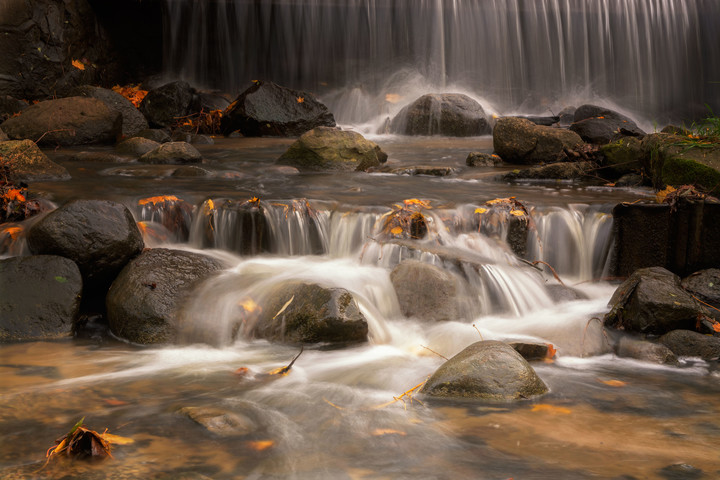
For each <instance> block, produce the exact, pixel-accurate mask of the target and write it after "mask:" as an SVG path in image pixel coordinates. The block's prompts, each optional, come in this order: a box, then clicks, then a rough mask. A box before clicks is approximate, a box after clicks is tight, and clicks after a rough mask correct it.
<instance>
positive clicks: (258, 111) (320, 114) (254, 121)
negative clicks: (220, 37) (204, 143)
mask: <svg viewBox="0 0 720 480" xmlns="http://www.w3.org/2000/svg"><path fill="white" fill-rule="evenodd" d="M321 126H325V127H334V126H335V118H334V117H333V115H332V113H330V112H329V111H328V109H327V107H326V106H325V105H323V104H322V103H320V102H319V101H318V100H316V99H315V97H314V96H313V95H311V94H309V93H305V92H301V91H298V90H292V89H289V88H286V87H282V86H280V85H277V84H275V83H272V82H255V84H254V85H253V86H251V87H250V88H248V89H247V90H245V91H244V92H243V93H241V94H240V96H238V98H236V99H235V101H234V102H232V103H231V104H230V106H229V107H228V108H227V109H225V111H224V112H223V116H222V120H221V124H220V129H221V131H222V133H223V135H225V136H228V135H230V134H231V133H233V132H235V131H237V130H240V132H241V133H242V134H243V135H245V136H246V137H260V136H273V137H295V136H299V135H302V134H303V133H305V132H307V131H308V130H312V129H313V128H315V127H321Z"/></svg>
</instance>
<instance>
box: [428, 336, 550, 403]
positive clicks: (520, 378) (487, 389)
mask: <svg viewBox="0 0 720 480" xmlns="http://www.w3.org/2000/svg"><path fill="white" fill-rule="evenodd" d="M547 391H548V389H547V387H546V386H545V384H544V383H543V381H542V380H540V378H539V377H538V376H537V374H536V373H535V370H533V368H532V367H531V366H530V364H529V363H528V362H527V361H526V360H525V359H524V358H523V357H522V356H521V355H520V354H519V353H518V352H517V351H515V349H513V348H512V347H511V346H510V345H507V344H506V343H502V342H497V341H493V340H485V341H482V342H477V343H473V344H472V345H470V346H469V347H467V348H466V349H465V350H463V351H462V352H460V353H458V354H457V355H455V356H454V357H452V358H451V359H450V360H448V361H447V362H445V363H444V364H443V365H442V366H441V367H440V368H439V369H438V370H437V371H436V372H435V373H434V374H433V375H432V376H431V377H430V379H429V380H428V381H427V382H426V383H425V386H424V387H423V388H422V393H425V394H427V395H430V396H433V397H448V398H477V399H481V400H492V401H510V400H520V399H525V398H532V397H535V396H538V395H542V394H544V393H546V392H547Z"/></svg>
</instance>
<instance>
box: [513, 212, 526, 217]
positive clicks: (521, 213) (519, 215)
mask: <svg viewBox="0 0 720 480" xmlns="http://www.w3.org/2000/svg"><path fill="white" fill-rule="evenodd" d="M510 215H513V216H515V217H524V216H525V212H523V211H522V210H510Z"/></svg>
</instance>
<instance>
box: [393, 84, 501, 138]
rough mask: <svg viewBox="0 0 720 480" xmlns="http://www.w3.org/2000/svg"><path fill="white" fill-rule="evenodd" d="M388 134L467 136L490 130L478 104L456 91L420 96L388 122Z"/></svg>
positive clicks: (482, 133)
mask: <svg viewBox="0 0 720 480" xmlns="http://www.w3.org/2000/svg"><path fill="white" fill-rule="evenodd" d="M390 131H391V133H399V134H401V135H446V136H451V137H471V136H475V135H486V134H488V133H490V124H489V123H488V118H487V115H486V114H485V110H483V108H482V106H481V105H480V104H479V103H478V102H476V101H475V100H473V99H472V98H470V97H468V96H467V95H463V94H460V93H442V94H438V93H434V94H428V95H423V96H422V97H420V98H418V99H417V100H415V101H414V102H413V103H411V104H410V105H408V106H406V107H405V108H403V109H402V110H400V112H399V113H398V114H397V115H396V116H395V118H393V119H392V121H391V122H390Z"/></svg>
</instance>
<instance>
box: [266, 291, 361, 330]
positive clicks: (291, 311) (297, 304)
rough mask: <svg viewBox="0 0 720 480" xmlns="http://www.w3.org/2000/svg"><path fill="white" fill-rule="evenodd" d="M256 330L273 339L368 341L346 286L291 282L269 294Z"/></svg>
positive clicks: (358, 311)
mask: <svg viewBox="0 0 720 480" xmlns="http://www.w3.org/2000/svg"><path fill="white" fill-rule="evenodd" d="M255 334H256V335H257V336H258V337H260V338H265V339H267V340H270V341H271V342H282V343H331V344H347V343H358V342H365V341H367V335H368V325H367V321H366V320H365V316H364V315H363V314H362V312H361V311H360V308H359V307H358V304H357V302H356V301H355V298H354V297H353V296H352V294H351V293H350V292H348V291H347V290H345V289H343V288H327V287H323V286H320V285H317V284H313V283H297V282H292V283H286V284H283V285H280V286H279V287H277V288H275V289H273V291H272V292H270V293H269V294H268V296H267V301H266V302H264V304H263V305H262V313H261V315H260V317H259V319H258V322H257V325H256V327H255Z"/></svg>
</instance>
